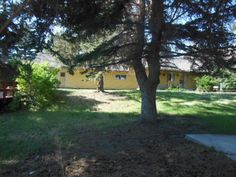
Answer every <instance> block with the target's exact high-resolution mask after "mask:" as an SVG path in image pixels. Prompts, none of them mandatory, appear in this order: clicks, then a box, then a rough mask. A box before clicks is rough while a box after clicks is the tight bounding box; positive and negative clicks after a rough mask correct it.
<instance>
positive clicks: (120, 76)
mask: <svg viewBox="0 0 236 177" xmlns="http://www.w3.org/2000/svg"><path fill="white" fill-rule="evenodd" d="M116 80H126V75H116Z"/></svg>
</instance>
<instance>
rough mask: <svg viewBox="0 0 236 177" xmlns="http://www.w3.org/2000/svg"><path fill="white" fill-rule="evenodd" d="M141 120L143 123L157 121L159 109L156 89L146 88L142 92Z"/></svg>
mask: <svg viewBox="0 0 236 177" xmlns="http://www.w3.org/2000/svg"><path fill="white" fill-rule="evenodd" d="M141 98H142V103H141V117H140V118H141V120H142V121H155V120H156V119H157V107H156V87H155V85H152V86H151V87H147V86H145V87H144V88H143V89H142V90H141Z"/></svg>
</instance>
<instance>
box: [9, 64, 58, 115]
mask: <svg viewBox="0 0 236 177" xmlns="http://www.w3.org/2000/svg"><path fill="white" fill-rule="evenodd" d="M18 69H19V75H18V77H17V79H16V81H17V83H18V91H17V94H16V97H15V100H14V101H13V102H12V104H15V105H17V104H19V101H20V103H21V106H24V107H26V108H29V109H34V110H35V109H40V108H43V107H46V106H48V105H49V104H50V103H51V102H52V100H53V98H54V96H55V91H56V87H57V86H58V84H59V81H58V80H57V77H56V76H57V73H58V70H57V69H53V68H50V67H49V66H47V65H39V64H31V63H20V64H19V66H18ZM12 104H10V107H11V106H12V107H14V106H13V105H12Z"/></svg>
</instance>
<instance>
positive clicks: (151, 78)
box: [133, 0, 164, 122]
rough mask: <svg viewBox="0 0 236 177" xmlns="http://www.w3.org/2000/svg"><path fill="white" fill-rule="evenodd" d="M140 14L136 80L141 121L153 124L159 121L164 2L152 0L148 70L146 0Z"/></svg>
mask: <svg viewBox="0 0 236 177" xmlns="http://www.w3.org/2000/svg"><path fill="white" fill-rule="evenodd" d="M138 2H139V7H140V14H139V21H138V22H139V23H138V25H137V36H138V38H137V39H138V43H139V46H138V48H137V49H136V51H137V56H136V59H135V60H134V62H133V67H134V70H135V74H136V78H137V81H138V84H139V87H140V91H141V99H142V102H141V116H140V118H141V120H142V121H144V122H152V121H155V120H157V107H156V89H157V86H158V84H159V82H160V79H159V77H160V56H159V53H160V48H161V39H162V31H163V28H164V16H163V1H162V0H152V2H151V8H150V9H151V13H150V18H149V26H150V33H151V35H152V38H151V43H150V51H149V53H148V57H147V58H146V60H147V66H148V67H147V69H148V74H147V73H146V68H145V66H144V65H143V63H142V58H143V51H144V47H145V35H144V33H145V28H144V26H145V19H147V12H146V11H145V0H139V1H138ZM140 24H142V25H140Z"/></svg>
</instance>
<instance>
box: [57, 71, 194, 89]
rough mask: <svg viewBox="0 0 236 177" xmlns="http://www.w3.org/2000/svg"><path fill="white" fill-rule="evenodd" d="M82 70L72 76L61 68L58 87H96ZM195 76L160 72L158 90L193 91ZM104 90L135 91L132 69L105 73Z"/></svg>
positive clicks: (176, 72)
mask: <svg viewBox="0 0 236 177" xmlns="http://www.w3.org/2000/svg"><path fill="white" fill-rule="evenodd" d="M83 71H84V70H83V69H77V70H76V71H75V72H74V75H71V74H69V73H68V71H67V69H66V68H62V69H61V70H60V72H59V74H58V79H59V81H60V83H61V84H60V87H62V88H89V89H92V88H93V89H94V88H96V87H97V81H96V80H89V79H88V78H87V77H86V75H85V74H82V73H83ZM196 76H197V74H195V73H192V72H184V71H176V70H161V74H160V84H159V86H158V89H167V88H169V87H179V88H185V89H190V90H193V89H195V88H196V87H195V80H194V79H195V77H196ZM103 77H104V88H105V89H137V88H138V83H137V81H136V77H135V73H134V70H133V69H130V70H129V71H107V72H105V73H104V74H103Z"/></svg>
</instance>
